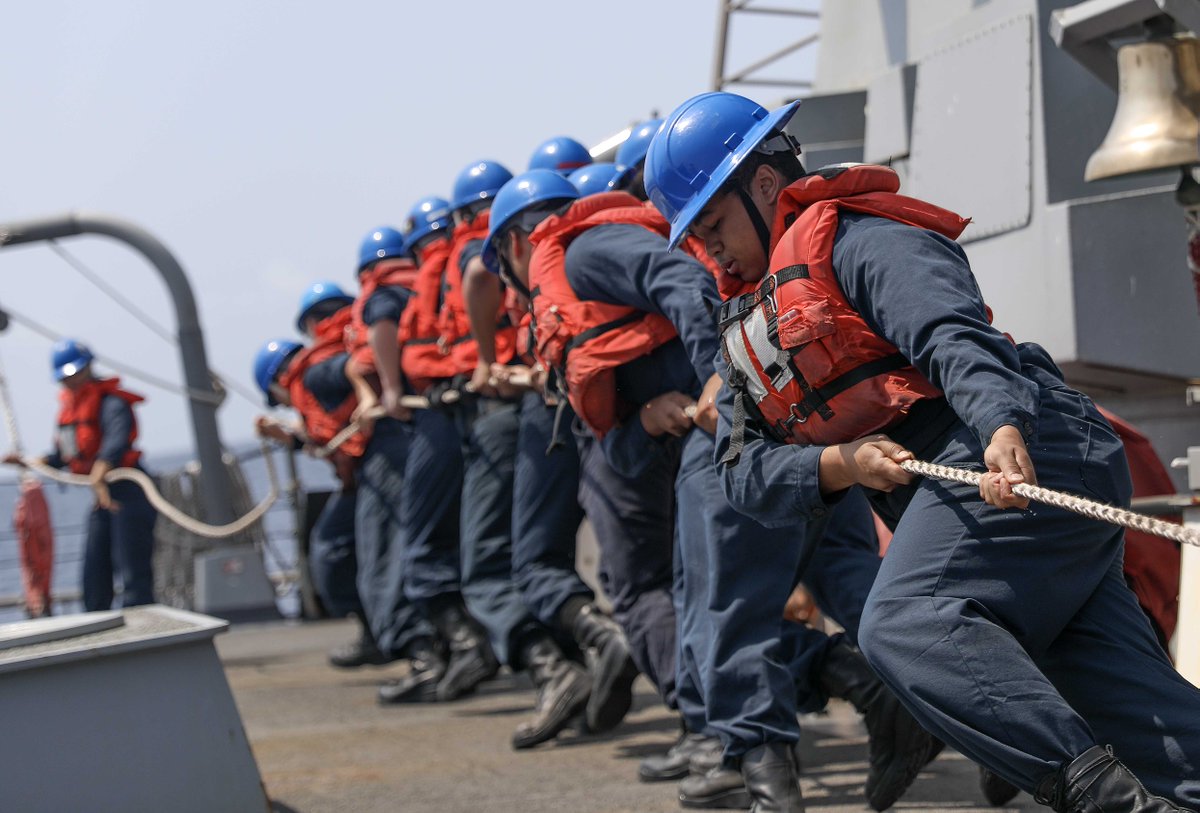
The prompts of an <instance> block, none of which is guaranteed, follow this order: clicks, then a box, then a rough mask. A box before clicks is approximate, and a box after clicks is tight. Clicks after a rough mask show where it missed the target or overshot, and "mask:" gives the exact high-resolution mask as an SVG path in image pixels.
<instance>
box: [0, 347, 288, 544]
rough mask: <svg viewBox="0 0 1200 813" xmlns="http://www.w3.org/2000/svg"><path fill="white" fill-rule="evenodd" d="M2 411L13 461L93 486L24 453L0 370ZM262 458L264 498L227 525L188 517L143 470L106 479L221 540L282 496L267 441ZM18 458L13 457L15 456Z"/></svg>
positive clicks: (113, 472)
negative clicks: (134, 489)
mask: <svg viewBox="0 0 1200 813" xmlns="http://www.w3.org/2000/svg"><path fill="white" fill-rule="evenodd" d="M0 411H3V412H4V425H5V428H6V429H7V431H8V438H9V442H10V443H11V444H12V448H13V450H14V452H15V455H13V456H10V460H11V462H14V463H17V464H18V465H21V466H24V467H26V468H28V469H30V470H31V471H34V472H36V473H38V474H39V475H41V476H42V477H45V478H46V479H48V480H53V481H54V482H56V483H63V484H64V485H71V486H88V487H89V488H90V487H91V486H92V479H91V477H89V476H88V475H85V474H68V473H66V472H62V471H59V470H58V469H55V468H53V467H51V466H48V465H46V463H45V461H43V460H41V459H39V458H36V457H29V456H24V455H22V454H21V437H20V434H19V432H18V430H17V419H16V413H15V412H14V411H13V407H12V400H11V397H10V394H9V390H8V381H7V379H5V377H4V373H3V370H2V369H0ZM262 450H263V459H264V462H265V464H266V467H267V480H268V482H269V483H270V488H269V490H268V491H267V494H266V496H265V497H263V498H262V500H260V501H259V503H258V504H257V505H256V506H254V507H253V508H252V509H250V511H249V512H248V513H246V514H245V515H244V516H241V517H238V518H237V519H235V520H234V521H233V522H229V523H226V524H225V525H210V524H209V523H207V522H201V521H200V520H198V519H196V518H195V517H191V516H188V515H187V514H185V513H183V512H182V511H180V510H179V509H178V508H176V507H175V506H174V505H172V504H171V503H170V502H168V501H167V499H166V498H165V497H163V496H162V494H160V493H159V491H158V488H157V487H156V486H155V485H154V481H153V480H152V479H150V475H148V474H146V472H144V471H142V470H141V469H135V468H128V467H120V468H115V469H111V470H110V471H109V472H108V473H107V474H105V475H104V480H105V482H108V483H115V482H117V481H118V480H129V481H131V482H133V483H135V484H137V485H138V486H139V487H140V488H141V489H142V490H143V491H145V492H146V498H147V499H148V500H149V501H150V504H151V505H153V506H154V507H155V508H156V509H158V512H159V513H160V514H162V515H163V516H164V517H166V518H167V519H168V520H170V521H171V522H174V523H175V524H176V525H178V526H179V527H181V528H183V529H184V530H185V531H188V532H190V533H193V534H196V535H197V536H203V537H206V538H208V539H219V538H223V537H227V536H235V535H237V534H240V533H242V532H243V531H245V530H247V529H248V528H250V527H251V526H252V525H254V523H256V522H258V521H259V520H260V519H262V517H263V515H264V514H266V513H267V510H268V509H270V507H271V505H272V504H273V503H274V502H275V500H276V499H277V498H278V497H279V478H278V476H277V475H276V472H275V462H274V460H273V459H272V455H271V449H270V447H269V446H268V445H267V442H266V441H265V440H264V441H263V443H262ZM14 456H15V457H16V460H12V457H14Z"/></svg>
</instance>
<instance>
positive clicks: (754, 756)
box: [742, 742, 804, 813]
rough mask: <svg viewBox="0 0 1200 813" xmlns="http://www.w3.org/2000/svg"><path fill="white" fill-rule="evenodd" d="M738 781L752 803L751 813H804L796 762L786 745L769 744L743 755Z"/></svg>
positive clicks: (752, 749)
mask: <svg viewBox="0 0 1200 813" xmlns="http://www.w3.org/2000/svg"><path fill="white" fill-rule="evenodd" d="M742 781H743V782H745V784H746V791H747V792H748V793H749V795H750V799H751V800H752V801H753V802H754V804H753V806H752V807H751V808H750V810H751V813H804V797H803V796H802V795H801V793H800V761H799V760H798V759H797V758H796V751H795V749H794V748H793V747H792V746H790V745H788V744H787V743H784V742H769V743H767V744H765V745H760V746H758V747H757V748H751V749H750V750H749V751H747V752H746V754H745V756H743V757H742Z"/></svg>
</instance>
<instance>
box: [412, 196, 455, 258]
mask: <svg viewBox="0 0 1200 813" xmlns="http://www.w3.org/2000/svg"><path fill="white" fill-rule="evenodd" d="M451 225H453V220H451V218H450V201H448V200H446V199H445V198H439V197H438V196H437V195H429V196H428V197H424V198H421V199H420V200H419V201H417V202H416V203H415V204H413V207H412V209H410V210H409V212H408V217H407V218H406V219H405V221H404V234H405V238H404V239H405V240H406V241H407V242H406V243H405V245H406V246H407V247H408V249H409V250H410V251H411V250H412V247H413V245H414V244H416V242H417V241H418V240H420V239H421V238H423V237H427V236H428V235H430V234H433V233H434V232H437V231H445V230H446V229H449V228H450V226H451Z"/></svg>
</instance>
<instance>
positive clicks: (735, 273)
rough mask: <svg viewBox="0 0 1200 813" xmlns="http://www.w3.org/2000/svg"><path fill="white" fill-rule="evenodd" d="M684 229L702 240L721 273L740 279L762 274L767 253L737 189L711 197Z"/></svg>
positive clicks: (752, 277) (756, 276) (756, 278)
mask: <svg viewBox="0 0 1200 813" xmlns="http://www.w3.org/2000/svg"><path fill="white" fill-rule="evenodd" d="M688 231H689V232H691V233H692V234H694V235H695V236H696V237H699V238H700V239H701V240H703V241H704V249H705V251H707V252H708V256H710V257H712V258H713V260H714V261H715V262H716V263H717V264H718V265H720V266H721V271H722V272H723V273H725V274H729V275H730V276H732V277H736V278H737V279H740V280H742V281H743V282H758V281H759V280H761V279H762V278H763V276H765V275H766V273H767V256H766V254H765V253H764V252H763V246H762V242H761V241H759V239H758V232H757V231H755V229H754V224H753V223H751V222H750V216H749V215H748V214H747V213H746V207H745V206H744V205H743V204H742V201H741V198H740V197H739V196H738V195H737V193H735V192H724V193H722V194H720V195H717V196H716V197H714V198H713V199H712V200H711V201H709V204H708V205H707V206H705V207H704V208H703V209H701V210H700V214H698V215H696V219H695V220H694V221H692V225H691V226H690V227H689V228H688Z"/></svg>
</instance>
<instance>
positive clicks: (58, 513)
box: [0, 446, 335, 623]
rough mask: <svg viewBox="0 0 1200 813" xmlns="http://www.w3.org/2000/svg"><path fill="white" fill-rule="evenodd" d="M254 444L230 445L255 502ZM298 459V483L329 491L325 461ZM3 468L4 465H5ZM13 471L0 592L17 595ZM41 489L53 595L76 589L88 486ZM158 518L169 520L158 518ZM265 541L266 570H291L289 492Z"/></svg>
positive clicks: (1, 523)
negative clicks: (50, 531) (49, 532)
mask: <svg viewBox="0 0 1200 813" xmlns="http://www.w3.org/2000/svg"><path fill="white" fill-rule="evenodd" d="M257 448H258V447H257V446H255V447H246V448H240V449H233V450H232V451H233V452H234V454H236V455H237V456H238V457H239V459H242V464H241V465H242V473H243V476H244V477H245V478H246V482H247V484H248V486H249V488H250V494H251V497H252V499H253V500H254V502H256V503H257V502H258V501H259V500H260V499H262V497H263V496H264V495H265V494H266V493H267V491H268V489H269V482H268V479H267V472H266V467H265V465H264V464H263V461H262V458H261V457H259V456H257V455H255V454H254V452H256V451H257ZM190 458H191V456H190V455H171V456H163V457H161V458H157V459H156V458H155V457H153V456H147V458H146V462H145V465H146V468H147V469H148V470H149V471H150V472H151V473H155V474H157V473H163V472H167V471H172V470H176V469H178V468H179V467H180V466H182V465H183V464H184V463H185V462H187V461H188V460H189V459H190ZM296 459H297V462H298V464H299V466H298V470H299V475H300V484H301V487H302V488H303V489H305V490H308V491H315V490H328V489H330V488H333V487H334V485H335V484H334V480H333V477H332V474H331V473H330V468H329V465H328V464H326V463H322V462H320V461H317V460H313V459H312V458H309V457H307V456H305V455H301V454H298V455H297V457H296ZM275 461H276V467H277V469H278V471H279V478H280V484H281V487H283V488H286V486H287V483H288V478H289V475H288V472H287V468H286V463H285V460H284V458H283V455H282V454H277V455H276V456H275ZM6 468H7V467H6ZM15 473H16V470H15V469H12V468H8V470H7V471H5V470H0V477H2V478H3V479H0V597H3V598H10V597H19V596H21V570H20V554H19V551H18V548H17V538H16V533H15V531H14V530H13V527H12V512H13V506H14V505H15V504H16V501H17V497H18V496H19V494H20V487H19V485H18V482H17V480H16V477H15ZM6 475H7V476H6ZM43 490H44V491H45V494H46V501H47V503H48V504H49V506H50V517H51V522H52V523H53V525H54V570H53V572H52V577H51V585H52V588H51V592H52V593H53V594H54V595H63V594H78V593H79V590H80V586H81V577H82V572H83V549H84V536H85V533H86V530H87V517H88V514H89V512H90V511H91V506H92V495H91V490H90V489H88V488H84V487H80V486H64V485H60V484H58V483H54V482H45V483H44V484H43ZM158 521H159V522H160V523H164V522H167V520H166V519H163V518H162V517H160V518H159V520H158ZM263 522H264V525H265V530H266V536H267V544H266V546H265V549H264V552H263V562H264V564H265V565H266V568H267V572H268V573H280V572H284V571H288V570H293V569H294V568H295V563H296V542H295V540H296V531H295V522H294V515H293V512H292V509H291V505H290V504H289V502H288V498H287V495H286V494H284V495H282V496H281V497H280V498H279V499H278V500H276V502H275V503H274V505H272V507H271V510H270V511H268V512H267V514H266V516H265V517H264V518H263ZM277 604H278V605H279V609H280V612H281V613H283V614H284V615H285V616H289V617H290V616H295V615H297V614H298V613H299V601H298V597H297V595H296V593H295V591H294V590H292V591H291V592H289V593H285V594H284V595H281V596H279V597H278V599H277ZM82 609H83V607H82V605H81V604H80V603H79V602H78V601H63V602H57V601H56V602H55V605H54V612H55V613H56V614H60V613H69V612H80V611H82ZM24 617H25V611H24V609H23V608H22V607H19V606H18V607H0V623H3V622H7V621H18V620H20V619H22V618H24Z"/></svg>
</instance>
